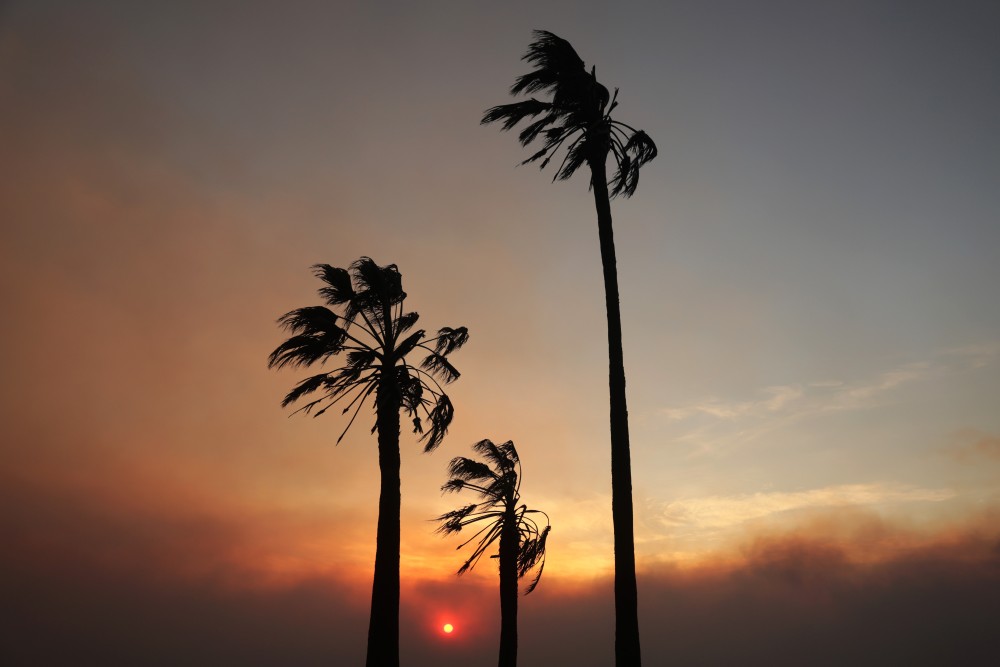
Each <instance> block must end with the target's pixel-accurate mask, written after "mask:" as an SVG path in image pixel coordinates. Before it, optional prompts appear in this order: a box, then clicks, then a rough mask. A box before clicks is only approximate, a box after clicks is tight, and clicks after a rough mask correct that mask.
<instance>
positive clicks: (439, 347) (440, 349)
mask: <svg viewBox="0 0 1000 667" xmlns="http://www.w3.org/2000/svg"><path fill="white" fill-rule="evenodd" d="M467 342H469V330H468V329H467V328H465V327H458V328H457V329H452V328H451V327H441V328H440V329H438V335H437V343H436V344H435V346H434V351H435V352H437V353H438V354H443V355H445V356H447V355H449V354H451V353H452V352H454V351H455V350H457V349H459V348H460V347H462V346H463V345H465V344H466V343H467Z"/></svg>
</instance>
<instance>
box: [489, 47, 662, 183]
mask: <svg viewBox="0 0 1000 667" xmlns="http://www.w3.org/2000/svg"><path fill="white" fill-rule="evenodd" d="M534 35H535V41H534V42H532V43H531V45H530V46H529V47H528V52H527V53H526V54H525V55H524V57H523V58H522V59H523V60H525V61H527V62H529V63H531V64H532V65H534V67H535V69H534V70H532V71H531V72H528V73H527V74H523V75H521V76H519V77H518V78H517V80H516V81H515V82H514V85H513V86H511V89H510V92H511V94H512V95H520V94H521V93H527V94H531V93H536V92H545V93H550V94H551V95H552V99H551V101H549V102H544V101H541V100H538V99H535V98H531V99H528V100H524V101H521V102H513V103H511V104H501V105H498V106H495V107H492V108H490V109H487V110H486V113H485V114H484V115H483V118H482V121H481V123H483V124H488V123H493V122H496V121H503V129H504V130H510V129H512V128H513V127H514V126H515V125H517V124H518V123H520V122H521V121H522V120H525V119H528V118H530V119H536V118H537V120H532V122H531V123H529V124H528V125H527V126H525V127H524V129H522V130H521V133H520V135H519V137H518V138H519V140H520V142H521V145H522V146H527V145H528V144H531V143H532V142H534V141H535V140H536V139H538V138H539V137H541V141H542V148H541V150H539V151H538V152H536V153H534V154H533V155H531V157H529V158H528V159H526V160H524V162H522V163H521V164H527V163H529V162H535V161H536V160H541V161H542V162H541V164H540V167H541V168H543V169H544V168H545V166H546V165H548V163H549V161H550V160H551V159H552V158H553V156H554V155H555V154H556V153H557V152H558V151H559V148H560V147H561V146H562V145H563V144H567V147H566V151H565V155H564V156H563V159H562V162H561V163H560V165H559V168H558V169H557V170H556V173H555V175H554V176H553V177H552V180H556V179H557V178H558V179H560V180H565V179H567V178H569V177H570V176H572V175H573V174H574V173H576V171H577V169H579V168H580V167H581V166H582V165H583V164H585V163H588V162H590V163H593V162H595V161H599V162H600V163H601V164H603V162H604V161H605V160H606V159H607V155H608V153H609V152H610V153H611V154H612V155H613V157H614V161H615V166H616V171H615V173H614V175H613V176H612V178H611V181H610V186H611V196H612V197H614V196H617V195H619V194H620V195H624V196H626V197H631V196H632V195H633V194H634V193H635V190H636V187H638V185H639V169H640V167H642V166H643V165H644V164H646V163H647V162H649V161H650V160H652V159H653V158H655V157H656V144H655V143H653V140H652V139H650V137H649V135H647V134H646V133H645V132H643V131H642V130H636V129H635V128H634V127H632V126H630V125H627V124H625V123H623V122H621V121H618V120H614V119H612V118H611V112H612V111H613V110H614V109H615V107H617V106H618V101H617V100H618V89H617V88H616V89H615V93H614V95H613V96H611V95H609V94H608V89H607V88H605V87H604V86H603V85H601V84H600V83H599V82H598V81H597V73H596V71H595V69H594V68H591V70H590V72H587V69H586V67H585V66H584V62H583V60H582V59H581V58H580V56H578V55H577V53H576V51H575V50H574V49H573V47H572V46H571V45H570V43H569V42H567V41H566V40H565V39H562V38H561V37H558V36H556V35H554V34H552V33H551V32H548V31H546V30H536V31H534ZM567 142H568V143H567Z"/></svg>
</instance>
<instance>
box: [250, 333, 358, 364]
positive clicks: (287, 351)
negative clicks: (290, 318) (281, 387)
mask: <svg viewBox="0 0 1000 667" xmlns="http://www.w3.org/2000/svg"><path fill="white" fill-rule="evenodd" d="M343 342H344V340H343V337H342V336H341V337H336V336H334V335H329V336H327V335H318V336H315V335H302V336H292V337H291V338H289V339H288V340H286V341H285V342H284V343H282V344H281V345H279V346H278V347H276V348H275V349H274V352H272V353H271V354H270V356H268V358H267V367H268V368H284V367H285V366H291V367H293V368H298V367H300V366H312V365H313V364H314V363H316V362H317V361H322V360H325V359H326V358H327V357H329V356H331V355H334V354H337V353H339V352H340V351H341V350H342V349H343Z"/></svg>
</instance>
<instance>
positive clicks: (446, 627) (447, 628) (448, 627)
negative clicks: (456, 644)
mask: <svg viewBox="0 0 1000 667" xmlns="http://www.w3.org/2000/svg"><path fill="white" fill-rule="evenodd" d="M441 629H442V630H444V633H445V634H446V635H450V634H451V633H452V632H454V631H455V626H454V625H452V624H451V623H445V624H444V625H443V626H442V627H441Z"/></svg>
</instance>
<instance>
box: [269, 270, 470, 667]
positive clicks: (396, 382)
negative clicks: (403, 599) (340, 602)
mask: <svg viewBox="0 0 1000 667" xmlns="http://www.w3.org/2000/svg"><path fill="white" fill-rule="evenodd" d="M313 270H314V272H315V274H316V277H318V278H319V279H320V280H322V281H323V283H324V286H323V287H322V288H320V289H319V294H320V296H322V297H323V298H324V300H325V301H326V303H327V305H328V306H332V307H333V308H334V309H335V310H336V312H335V310H331V309H330V308H327V307H326V306H308V307H306V308H298V309H296V310H293V311H291V312H288V313H285V314H284V315H282V316H281V317H280V318H279V319H278V323H279V324H280V325H281V326H282V327H283V328H284V329H286V330H287V331H289V332H290V333H291V334H292V335H291V337H290V338H289V339H288V340H286V341H285V342H284V343H282V344H281V345H279V346H278V347H277V348H276V349H275V350H274V352H272V353H271V356H270V357H269V358H268V367H270V368H282V367H284V366H292V367H296V368H297V367H302V366H305V367H309V366H312V365H313V364H321V365H322V364H324V363H325V362H326V361H327V360H328V359H330V357H334V356H337V355H339V354H341V353H344V359H343V364H342V365H341V366H339V367H337V368H334V369H333V370H329V371H325V372H323V373H319V374H317V375H313V376H311V377H307V378H306V379H304V380H302V381H301V382H299V383H298V384H297V385H295V387H294V388H293V389H292V390H291V391H290V392H288V395H287V396H285V398H284V400H283V401H282V402H281V405H282V407H285V406H288V405H289V404H291V403H294V402H295V401H297V400H298V399H300V398H302V397H304V396H307V395H318V398H314V399H313V400H311V401H309V402H308V403H306V404H305V405H303V406H302V407H300V408H299V409H298V410H296V412H305V413H306V414H310V413H312V414H313V416H316V417H318V416H319V415H321V414H323V413H324V412H326V411H327V410H328V409H329V408H331V407H333V406H334V405H336V404H338V403H342V402H343V404H344V405H345V407H343V408H342V413H343V414H347V413H348V412H351V411H352V410H353V413H352V414H351V417H350V420H349V421H348V422H347V426H346V427H345V428H344V430H343V432H342V433H341V434H340V437H338V438H337V442H338V443H339V442H340V441H341V439H343V437H344V435H345V434H346V433H347V431H348V429H350V427H351V425H352V424H353V423H354V420H355V419H356V418H357V416H358V413H360V412H361V410H362V408H363V407H364V406H365V404H366V403H367V402H368V400H369V399H370V398H372V399H373V402H374V408H375V425H374V427H373V428H372V432H376V431H377V432H378V462H379V470H380V471H381V491H380V494H379V502H378V531H377V535H376V538H375V539H376V547H375V575H374V578H373V581H372V604H371V618H370V621H369V625H368V657H367V663H366V664H367V665H368V666H369V667H387V666H388V667H397V666H398V665H399V520H400V492H399V486H400V482H399V467H400V465H399V464H400V457H399V413H400V411H403V412H405V413H406V415H407V417H408V418H410V419H411V420H412V424H413V432H414V433H419V434H422V435H421V437H420V440H422V441H423V442H424V443H425V445H424V451H425V452H429V451H431V450H432V449H434V448H436V447H437V446H438V445H439V444H441V440H442V439H443V438H444V436H445V433H446V432H447V431H448V426H449V424H450V423H451V420H452V417H453V415H454V408H453V407H452V404H451V400H450V399H449V398H448V395H447V394H446V393H445V392H444V390H443V388H442V386H441V385H442V384H448V383H450V382H452V381H454V380H455V379H457V378H458V376H459V373H458V371H457V370H456V369H455V367H454V366H452V365H451V363H450V362H449V361H448V359H447V357H448V355H449V354H451V353H452V352H454V351H455V350H457V349H458V348H460V347H462V345H464V344H465V342H466V341H467V340H468V338H469V332H468V330H467V329H466V328H465V327H459V328H457V329H451V328H448V327H445V328H443V329H441V330H440V331H438V334H437V336H434V337H433V338H427V337H426V333H425V332H424V330H423V329H418V330H416V331H414V332H412V333H409V334H408V332H409V330H410V329H412V328H413V325H414V324H416V322H417V318H418V317H419V315H417V313H413V312H410V313H407V312H404V310H403V301H404V300H405V299H406V292H404V291H403V285H402V276H401V274H400V273H399V269H397V268H396V265H395V264H390V265H388V266H378V265H377V264H376V263H375V262H374V261H372V260H371V259H370V258H368V257H362V258H361V259H359V260H358V261H356V262H354V263H353V264H352V265H351V266H350V269H349V270H348V269H340V268H334V267H332V266H330V265H328V264H317V265H315V266H314V267H313ZM407 334H408V335H407ZM418 348H419V350H420V352H418ZM423 353H426V356H424V358H423V360H422V361H421V362H420V364H419V365H413V364H411V363H410V362H409V361H408V359H407V357H408V355H410V356H413V355H415V354H423ZM293 414H294V413H293Z"/></svg>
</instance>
